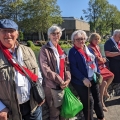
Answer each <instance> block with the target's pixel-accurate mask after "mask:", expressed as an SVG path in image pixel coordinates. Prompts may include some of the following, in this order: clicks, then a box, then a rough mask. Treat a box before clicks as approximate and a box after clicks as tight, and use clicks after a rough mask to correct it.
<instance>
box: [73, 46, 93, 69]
mask: <svg viewBox="0 0 120 120" xmlns="http://www.w3.org/2000/svg"><path fill="white" fill-rule="evenodd" d="M74 47H75V49H77V51H78V52H79V53H80V54H82V55H83V56H84V58H85V59H86V61H87V62H91V58H90V57H89V56H88V55H87V54H86V53H85V51H84V50H83V49H81V48H78V47H77V46H76V45H74ZM89 66H90V67H91V68H92V69H94V68H95V66H94V64H90V65H89Z"/></svg>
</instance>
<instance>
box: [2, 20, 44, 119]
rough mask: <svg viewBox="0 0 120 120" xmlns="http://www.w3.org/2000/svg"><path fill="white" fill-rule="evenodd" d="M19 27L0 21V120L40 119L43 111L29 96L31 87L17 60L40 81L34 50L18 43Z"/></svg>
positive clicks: (6, 21)
mask: <svg viewBox="0 0 120 120" xmlns="http://www.w3.org/2000/svg"><path fill="white" fill-rule="evenodd" d="M18 35H19V33H18V25H17V24H16V23H15V22H14V21H12V20H10V19H2V20H0V120H23V119H24V120H42V110H41V105H42V104H43V102H42V103H40V104H38V103H37V102H36V101H35V100H34V98H33V95H32V93H31V92H30V88H31V84H30V82H29V80H28V79H27V77H26V76H25V75H24V74H23V71H22V70H20V69H19V66H18V64H17V63H16V62H15V61H14V60H13V57H14V59H17V61H18V62H19V63H20V64H21V65H22V66H24V67H25V68H26V69H27V71H29V72H30V73H31V74H32V76H37V77H38V79H39V80H40V81H41V82H42V77H41V73H40V71H39V68H38V65H37V62H36V58H35V55H34V53H33V51H32V50H31V49H30V48H29V47H26V46H24V45H20V44H19V43H18V42H17V38H18Z"/></svg>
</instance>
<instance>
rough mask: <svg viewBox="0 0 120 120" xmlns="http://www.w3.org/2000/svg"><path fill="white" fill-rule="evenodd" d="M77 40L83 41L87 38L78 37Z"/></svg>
mask: <svg viewBox="0 0 120 120" xmlns="http://www.w3.org/2000/svg"><path fill="white" fill-rule="evenodd" d="M74 40H75V41H77V42H79V41H83V40H86V39H85V38H77V39H74Z"/></svg>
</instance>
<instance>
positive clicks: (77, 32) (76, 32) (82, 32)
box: [71, 30, 87, 41]
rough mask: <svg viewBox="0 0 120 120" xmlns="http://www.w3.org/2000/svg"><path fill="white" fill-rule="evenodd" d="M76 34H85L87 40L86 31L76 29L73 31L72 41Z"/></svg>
mask: <svg viewBox="0 0 120 120" xmlns="http://www.w3.org/2000/svg"><path fill="white" fill-rule="evenodd" d="M76 35H80V36H82V35H84V36H85V40H87V35H86V32H85V31H83V30H76V31H74V32H73V33H72V35H71V40H72V41H74V37H75V36H76Z"/></svg>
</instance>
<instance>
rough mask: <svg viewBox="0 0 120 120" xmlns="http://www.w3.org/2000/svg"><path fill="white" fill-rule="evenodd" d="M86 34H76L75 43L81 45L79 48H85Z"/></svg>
mask: <svg viewBox="0 0 120 120" xmlns="http://www.w3.org/2000/svg"><path fill="white" fill-rule="evenodd" d="M85 41H86V39H85V36H84V35H79V34H78V35H75V36H74V44H75V45H76V46H77V47H79V48H83V47H84V44H85Z"/></svg>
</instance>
